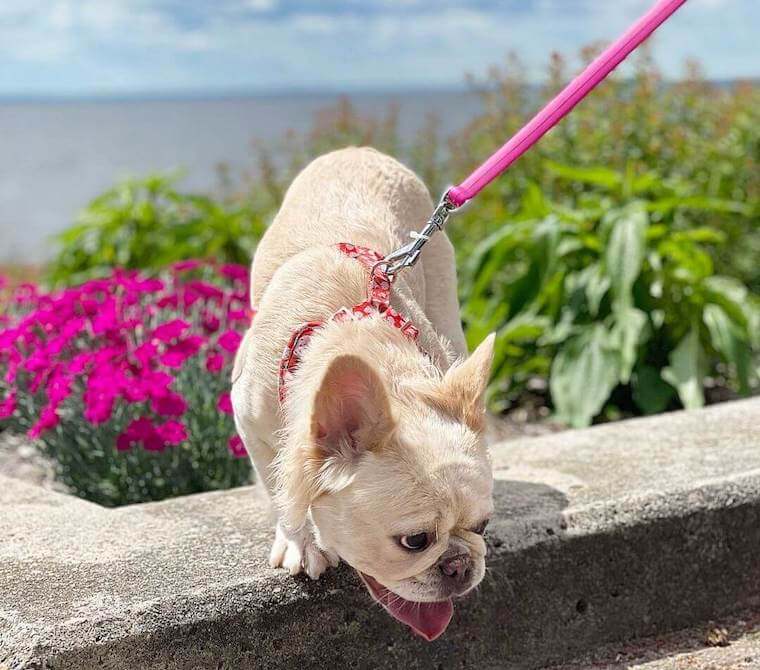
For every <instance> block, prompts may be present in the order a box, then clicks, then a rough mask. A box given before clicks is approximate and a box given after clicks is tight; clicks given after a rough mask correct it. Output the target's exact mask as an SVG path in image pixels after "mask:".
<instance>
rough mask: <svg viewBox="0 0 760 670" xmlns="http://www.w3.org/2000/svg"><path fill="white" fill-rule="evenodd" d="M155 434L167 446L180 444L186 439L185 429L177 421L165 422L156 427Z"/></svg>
mask: <svg viewBox="0 0 760 670" xmlns="http://www.w3.org/2000/svg"><path fill="white" fill-rule="evenodd" d="M156 433H158V435H159V436H160V437H161V439H162V440H163V441H164V442H166V443H167V444H173V445H174V444H180V443H182V442H184V441H185V440H186V439H187V428H185V425H184V424H183V423H181V422H179V421H167V422H166V423H164V424H162V425H160V426H157V427H156Z"/></svg>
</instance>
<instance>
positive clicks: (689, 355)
mask: <svg viewBox="0 0 760 670" xmlns="http://www.w3.org/2000/svg"><path fill="white" fill-rule="evenodd" d="M703 356H704V354H703V351H702V345H701V344H700V342H699V328H698V327H697V326H696V325H694V326H692V327H691V330H689V332H688V334H687V335H686V336H685V337H684V338H683V339H682V340H681V341H680V342H679V343H678V346H677V347H676V348H675V349H674V350H673V352H672V353H671V354H670V358H669V360H670V365H669V366H668V367H666V368H665V369H663V371H662V378H663V379H664V380H665V381H666V382H668V383H669V384H672V385H673V386H674V387H675V389H676V391H677V392H678V397H679V398H680V399H681V403H682V404H683V406H684V407H685V408H686V409H696V408H697V407H702V406H703V405H704V404H705V397H704V393H703V392H702V377H703V376H704V375H703V371H702V368H703V363H702V360H703Z"/></svg>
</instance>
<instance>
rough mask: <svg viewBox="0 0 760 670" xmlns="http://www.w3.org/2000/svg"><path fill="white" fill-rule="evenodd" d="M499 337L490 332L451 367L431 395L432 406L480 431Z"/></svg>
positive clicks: (483, 421) (483, 423)
mask: <svg viewBox="0 0 760 670" xmlns="http://www.w3.org/2000/svg"><path fill="white" fill-rule="evenodd" d="M495 339H496V334H495V333H491V334H490V335H489V336H488V337H486V339H484V340H483V341H482V342H481V343H480V345H478V348H477V349H475V351H473V352H472V354H470V356H469V357H468V358H466V359H465V360H464V361H462V362H461V363H458V364H456V365H454V366H452V367H451V368H450V369H449V370H448V372H447V373H446V374H445V375H444V377H443V380H442V381H441V385H440V386H439V388H437V389H436V391H435V393H434V394H432V395H431V396H430V400H431V402H432V404H434V405H435V406H437V407H439V408H441V409H443V410H444V411H446V412H447V413H448V414H451V415H452V416H455V417H456V418H457V419H459V420H461V421H464V422H465V423H466V424H467V425H468V426H469V427H470V428H471V429H472V430H474V431H476V432H478V431H481V430H483V428H484V426H485V412H486V407H485V396H486V389H487V388H488V381H489V379H490V377H491V364H492V363H493V350H494V341H495Z"/></svg>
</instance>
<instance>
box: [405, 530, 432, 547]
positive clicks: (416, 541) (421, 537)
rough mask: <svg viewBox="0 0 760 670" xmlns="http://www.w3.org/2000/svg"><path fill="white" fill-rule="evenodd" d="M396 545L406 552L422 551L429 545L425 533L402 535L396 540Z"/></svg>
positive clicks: (427, 536) (428, 537)
mask: <svg viewBox="0 0 760 670" xmlns="http://www.w3.org/2000/svg"><path fill="white" fill-rule="evenodd" d="M398 543H399V544H400V545H401V546H402V547H403V548H404V549H406V550H407V551H422V550H423V549H427V547H428V545H429V544H430V536H429V535H428V534H427V533H415V534H414V535H402V536H401V537H399V538H398Z"/></svg>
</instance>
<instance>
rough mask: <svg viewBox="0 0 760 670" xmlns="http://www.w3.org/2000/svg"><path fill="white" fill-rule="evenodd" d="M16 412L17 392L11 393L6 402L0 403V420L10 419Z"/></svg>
mask: <svg viewBox="0 0 760 670" xmlns="http://www.w3.org/2000/svg"><path fill="white" fill-rule="evenodd" d="M15 411H16V392H15V391H11V392H10V393H9V394H8V395H7V396H6V397H5V400H3V401H2V402H0V419H10V418H11V417H12V416H13V412H15Z"/></svg>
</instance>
